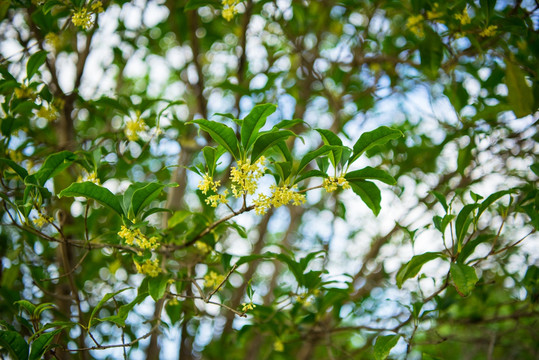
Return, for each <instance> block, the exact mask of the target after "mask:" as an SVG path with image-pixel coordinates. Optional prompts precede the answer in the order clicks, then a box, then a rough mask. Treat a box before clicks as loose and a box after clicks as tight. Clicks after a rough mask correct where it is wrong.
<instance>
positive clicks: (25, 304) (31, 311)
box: [15, 300, 36, 315]
mask: <svg viewBox="0 0 539 360" xmlns="http://www.w3.org/2000/svg"><path fill="white" fill-rule="evenodd" d="M15 304H17V305H19V306H20V307H21V308H23V309H24V310H26V312H27V313H28V314H29V315H34V310H35V309H36V306H35V305H34V304H32V303H31V302H30V301H28V300H19V301H15Z"/></svg>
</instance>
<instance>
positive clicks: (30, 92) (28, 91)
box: [14, 85, 36, 100]
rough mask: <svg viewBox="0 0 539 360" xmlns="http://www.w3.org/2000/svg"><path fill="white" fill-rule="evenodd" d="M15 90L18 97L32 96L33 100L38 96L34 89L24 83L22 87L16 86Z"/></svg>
mask: <svg viewBox="0 0 539 360" xmlns="http://www.w3.org/2000/svg"><path fill="white" fill-rule="evenodd" d="M14 92H15V96H16V97H17V99H25V98H30V99H32V100H35V98H36V94H35V92H34V89H32V88H29V87H26V86H24V85H21V87H20V88H15V90H14Z"/></svg>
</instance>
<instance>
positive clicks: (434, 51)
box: [419, 27, 444, 80]
mask: <svg viewBox="0 0 539 360" xmlns="http://www.w3.org/2000/svg"><path fill="white" fill-rule="evenodd" d="M443 50H444V45H443V43H442V40H441V39H440V36H439V35H438V34H437V33H436V32H434V31H432V30H431V29H430V28H429V27H427V28H426V31H425V38H424V39H423V41H421V42H420V43H419V56H420V58H421V69H423V73H424V74H425V75H427V77H429V78H430V79H431V80H435V79H436V78H437V77H438V71H439V69H440V65H441V64H442V60H443V56H444V53H443Z"/></svg>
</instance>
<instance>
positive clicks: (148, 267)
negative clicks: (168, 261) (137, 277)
mask: <svg viewBox="0 0 539 360" xmlns="http://www.w3.org/2000/svg"><path fill="white" fill-rule="evenodd" d="M135 267H136V268H137V272H138V273H140V274H145V275H149V276H151V277H156V276H157V275H159V273H160V272H161V271H162V270H161V268H160V267H159V260H158V259H155V260H149V259H148V260H146V261H145V262H144V263H143V264H142V265H141V264H139V263H138V262H136V261H135Z"/></svg>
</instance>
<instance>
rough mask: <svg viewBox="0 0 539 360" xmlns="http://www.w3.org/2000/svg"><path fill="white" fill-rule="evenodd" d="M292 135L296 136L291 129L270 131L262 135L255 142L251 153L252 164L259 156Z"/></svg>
mask: <svg viewBox="0 0 539 360" xmlns="http://www.w3.org/2000/svg"><path fill="white" fill-rule="evenodd" d="M290 136H296V134H294V133H293V132H292V131H290V130H280V131H270V132H267V133H264V134H262V135H260V136H259V137H258V138H257V139H256V141H255V143H254V144H253V151H252V153H251V164H254V163H255V162H256V160H258V158H260V157H261V156H262V155H264V152H265V151H266V150H268V149H269V148H271V147H272V146H273V145H276V144H277V143H279V142H280V141H282V140H285V139H288V138H289V137H290Z"/></svg>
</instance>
